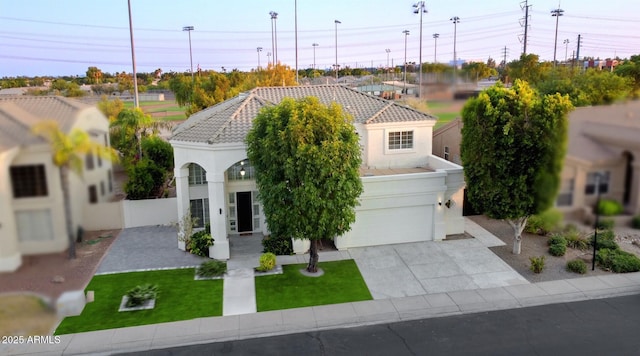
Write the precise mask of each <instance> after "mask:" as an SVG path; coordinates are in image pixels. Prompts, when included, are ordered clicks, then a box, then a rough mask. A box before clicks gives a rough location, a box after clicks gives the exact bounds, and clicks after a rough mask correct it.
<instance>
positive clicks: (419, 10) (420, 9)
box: [413, 1, 427, 98]
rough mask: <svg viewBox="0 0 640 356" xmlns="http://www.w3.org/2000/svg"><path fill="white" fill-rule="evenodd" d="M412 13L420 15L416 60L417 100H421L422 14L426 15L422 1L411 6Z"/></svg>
mask: <svg viewBox="0 0 640 356" xmlns="http://www.w3.org/2000/svg"><path fill="white" fill-rule="evenodd" d="M413 13H414V14H420V59H419V60H418V66H419V69H420V70H419V71H418V73H419V75H420V78H419V79H418V85H419V87H418V98H422V14H423V13H424V14H426V13H427V8H426V6H425V4H424V1H418V2H417V3H415V4H413Z"/></svg>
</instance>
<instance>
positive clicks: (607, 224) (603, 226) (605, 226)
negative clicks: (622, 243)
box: [597, 219, 616, 230]
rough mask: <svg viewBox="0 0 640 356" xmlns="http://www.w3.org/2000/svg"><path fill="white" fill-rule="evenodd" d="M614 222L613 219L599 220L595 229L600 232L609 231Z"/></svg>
mask: <svg viewBox="0 0 640 356" xmlns="http://www.w3.org/2000/svg"><path fill="white" fill-rule="evenodd" d="M615 224H616V222H615V221H614V220H613V219H600V220H599V221H598V226H597V228H598V229H600V230H611V229H613V226H614V225H615Z"/></svg>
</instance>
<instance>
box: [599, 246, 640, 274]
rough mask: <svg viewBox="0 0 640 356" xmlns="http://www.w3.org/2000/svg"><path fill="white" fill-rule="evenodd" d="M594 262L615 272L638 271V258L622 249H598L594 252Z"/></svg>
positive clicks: (639, 259) (639, 261)
mask: <svg viewBox="0 0 640 356" xmlns="http://www.w3.org/2000/svg"><path fill="white" fill-rule="evenodd" d="M596 262H598V265H599V266H601V267H602V268H604V269H607V270H611V271H613V272H616V273H628V272H638V271H640V258H638V257H637V256H636V255H634V254H632V253H629V252H626V251H622V250H610V249H607V248H603V249H600V250H598V252H597V254H596Z"/></svg>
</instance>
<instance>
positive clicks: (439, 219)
mask: <svg viewBox="0 0 640 356" xmlns="http://www.w3.org/2000/svg"><path fill="white" fill-rule="evenodd" d="M444 204H445V200H444V192H443V193H439V194H438V196H437V197H436V203H435V204H434V205H433V240H434V241H440V240H444V238H445V237H446V220H445V216H444V209H446V208H447V207H446V206H445V205H444Z"/></svg>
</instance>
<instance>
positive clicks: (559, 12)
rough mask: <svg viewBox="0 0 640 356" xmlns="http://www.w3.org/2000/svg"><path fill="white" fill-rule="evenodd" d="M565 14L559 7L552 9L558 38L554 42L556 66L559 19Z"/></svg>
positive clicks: (554, 63) (554, 64) (554, 62)
mask: <svg viewBox="0 0 640 356" xmlns="http://www.w3.org/2000/svg"><path fill="white" fill-rule="evenodd" d="M563 14H564V10H562V9H560V8H558V9H555V10H551V16H553V17H555V18H556V39H555V41H554V43H553V66H554V67H555V66H556V50H557V49H558V19H559V18H560V16H562V15H563Z"/></svg>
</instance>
